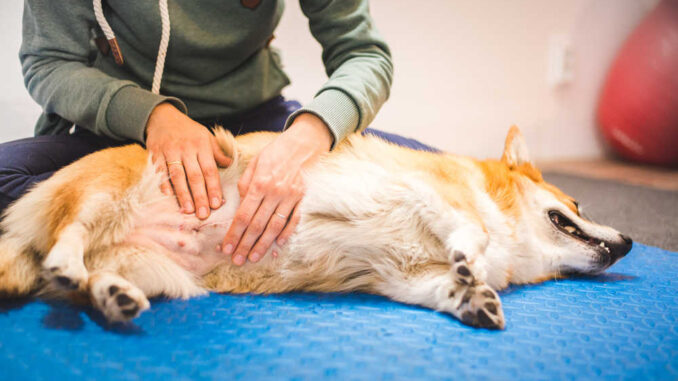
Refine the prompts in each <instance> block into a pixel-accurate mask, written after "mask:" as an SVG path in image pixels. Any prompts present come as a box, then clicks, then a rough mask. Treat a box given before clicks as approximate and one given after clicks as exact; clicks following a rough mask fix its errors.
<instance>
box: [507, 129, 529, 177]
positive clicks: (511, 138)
mask: <svg viewBox="0 0 678 381" xmlns="http://www.w3.org/2000/svg"><path fill="white" fill-rule="evenodd" d="M501 161H502V162H504V163H505V164H506V165H508V166H509V167H517V166H520V165H521V164H524V163H529V162H530V155H529V153H528V152H527V145H526V144H525V139H524V138H523V134H521V133H520V129H519V128H518V127H516V126H511V128H510V129H509V132H508V135H506V143H505V145H504V154H503V155H502V156H501Z"/></svg>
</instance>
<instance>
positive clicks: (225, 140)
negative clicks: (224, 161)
mask: <svg viewBox="0 0 678 381" xmlns="http://www.w3.org/2000/svg"><path fill="white" fill-rule="evenodd" d="M214 136H215V137H216V138H217V143H218V144H219V148H221V150H222V151H224V154H226V156H228V157H230V158H231V160H232V162H231V165H229V166H228V168H227V169H226V170H225V171H223V172H222V173H221V176H222V177H224V178H231V177H233V178H237V177H238V176H239V175H240V171H241V168H240V152H239V150H238V145H237V143H236V142H235V137H233V134H231V132H230V131H228V130H225V129H223V128H222V127H220V126H217V127H216V128H215V129H214Z"/></svg>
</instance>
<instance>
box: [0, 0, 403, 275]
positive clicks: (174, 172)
mask: <svg viewBox="0 0 678 381" xmlns="http://www.w3.org/2000/svg"><path fill="white" fill-rule="evenodd" d="M300 5H301V9H302V11H303V13H304V14H305V16H306V17H307V18H308V20H309V25H310V30H311V33H312V35H313V36H314V37H315V39H316V40H317V41H318V42H319V43H320V44H321V45H322V48H323V53H322V61H323V63H324V66H325V69H326V72H327V74H328V76H329V79H328V80H327V82H326V83H325V84H324V85H323V86H322V87H321V88H320V89H319V91H318V92H317V94H315V97H314V98H313V100H312V101H311V102H310V103H308V104H306V105H305V106H304V107H301V105H300V104H299V103H298V102H295V101H288V100H285V99H284V98H283V97H282V96H281V95H280V94H281V90H282V89H283V88H284V87H285V86H287V85H288V84H289V79H288V77H287V76H286V74H285V73H284V72H283V70H282V69H281V63H280V58H279V55H278V53H277V51H276V50H275V49H274V48H273V47H272V46H271V45H270V41H271V39H272V36H273V32H274V30H275V28H276V26H277V24H278V22H279V20H280V17H281V14H282V12H283V8H284V1H275V0H266V1H260V0H229V1H223V0H218V1H217V0H204V1H200V2H196V1H193V0H170V1H167V0H160V1H159V2H152V1H143V2H141V1H139V2H129V1H123V0H108V1H106V2H104V3H103V4H102V3H101V0H94V1H93V2H88V1H73V2H68V3H67V4H66V3H64V2H58V1H52V0H26V1H25V3H24V15H23V41H22V45H21V49H20V53H19V56H20V60H21V64H22V71H23V75H24V78H25V84H26V87H27V89H28V91H29V93H30V95H31V96H32V97H33V98H34V99H35V101H36V102H37V103H38V104H40V105H41V106H42V108H43V113H42V115H41V116H40V118H39V119H38V121H37V124H36V127H35V134H36V135H37V136H36V137H34V138H28V139H23V140H19V141H14V142H8V143H4V144H2V145H0V209H4V208H6V207H7V205H8V204H9V203H11V202H12V201H13V200H15V199H17V198H18V197H20V196H21V194H23V193H24V192H26V190H27V189H29V188H30V186H31V185H32V184H34V183H36V182H38V181H41V180H44V179H46V178H48V177H49V176H50V175H51V174H52V173H53V172H54V171H56V170H57V169H59V168H60V167H63V166H65V165H67V164H68V163H70V162H72V161H74V160H76V159H78V158H80V157H82V156H84V155H86V154H89V153H91V152H94V151H96V150H100V149H103V148H107V147H113V146H119V145H122V144H129V143H130V142H136V143H139V144H143V145H145V146H146V147H147V149H148V150H149V151H150V152H151V154H152V159H153V162H154V163H155V164H156V165H157V166H158V167H159V168H160V169H161V170H162V171H164V172H166V173H167V175H168V176H167V178H168V180H167V181H166V182H165V183H163V185H162V190H163V191H164V192H165V193H167V194H171V193H172V192H173V193H174V194H175V195H176V198H177V200H178V203H179V205H180V207H181V208H182V210H183V212H185V213H195V214H196V215H197V217H198V218H200V219H205V218H207V217H209V215H210V210H211V209H216V208H219V207H220V206H221V205H222V203H223V202H224V201H223V199H222V193H221V187H220V184H219V177H218V174H217V167H218V166H227V165H228V164H229V159H228V158H227V157H225V156H224V154H223V153H222V152H221V151H220V150H219V148H218V146H217V144H216V142H215V138H214V136H213V135H212V134H211V132H210V129H209V128H210V127H212V126H214V125H215V124H222V125H224V126H225V127H226V128H228V129H230V130H231V131H232V132H233V133H235V134H238V133H245V132H250V131H255V130H269V131H281V130H282V133H281V134H280V135H279V136H278V137H277V138H276V139H275V140H274V141H273V142H272V143H271V144H270V145H269V146H267V147H265V148H264V149H263V150H262V151H261V153H259V154H258V155H257V156H256V157H255V158H254V159H253V160H252V161H251V163H250V164H249V166H248V167H247V169H246V171H245V172H244V174H243V176H242V179H241V180H240V182H239V184H238V188H239V191H240V193H241V196H242V202H241V204H240V206H239V208H238V210H237V212H236V215H235V219H234V222H233V224H232V225H231V227H230V229H229V231H228V232H227V234H226V236H225V238H224V241H223V245H222V250H223V251H224V253H225V254H227V255H231V258H232V260H233V262H234V263H235V264H238V265H241V264H243V263H245V262H246V260H248V259H249V260H250V261H253V262H256V261H258V260H260V259H261V257H262V256H263V255H264V254H265V253H266V252H267V251H268V250H269V248H270V247H271V246H272V245H273V243H274V242H276V241H277V243H278V244H280V245H282V244H284V242H285V240H286V239H287V237H289V235H290V234H291V233H292V232H293V230H294V228H295V226H296V224H297V222H298V218H299V215H298V212H297V208H296V207H297V205H298V203H299V201H300V200H301V198H302V196H303V190H304V185H303V179H302V175H301V173H302V171H303V168H305V167H307V166H309V165H311V164H312V163H313V162H314V161H316V160H317V159H318V158H319V156H320V155H321V154H322V153H324V152H327V151H329V150H331V149H332V148H333V147H335V146H336V145H337V144H338V143H339V142H341V141H342V140H343V139H344V138H346V136H347V135H348V134H350V133H353V132H354V131H362V130H364V129H365V128H366V126H367V125H368V124H369V123H370V122H371V121H372V120H373V119H374V117H375V114H376V113H377V111H378V110H379V108H380V107H381V106H382V104H383V103H384V102H385V101H386V99H387V98H388V96H389V91H390V87H391V83H392V73H393V65H392V60H391V55H390V51H389V48H388V46H387V44H386V43H385V41H384V40H383V38H382V37H380V35H379V33H378V32H377V30H376V29H375V26H374V22H373V20H372V18H371V16H370V14H369V10H368V1H367V0H342V1H331V0H300ZM111 165H114V163H111Z"/></svg>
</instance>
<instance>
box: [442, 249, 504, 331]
mask: <svg viewBox="0 0 678 381" xmlns="http://www.w3.org/2000/svg"><path fill="white" fill-rule="evenodd" d="M454 260H455V263H454V265H453V266H452V273H453V276H454V278H455V285H456V287H455V288H454V289H452V290H450V293H449V297H450V299H451V301H452V308H451V309H452V311H450V312H452V314H453V315H454V316H456V317H458V318H459V319H460V320H461V322H462V323H464V324H467V325H470V326H473V327H479V328H489V329H504V312H503V310H502V308H501V301H500V300H499V295H497V293H496V292H495V291H494V290H493V289H492V288H491V287H490V286H488V285H487V284H485V283H484V282H480V281H478V280H477V279H476V278H475V277H474V276H473V273H472V272H471V268H470V267H469V265H468V263H467V262H466V257H465V256H464V254H462V253H461V252H458V253H455V258H454Z"/></svg>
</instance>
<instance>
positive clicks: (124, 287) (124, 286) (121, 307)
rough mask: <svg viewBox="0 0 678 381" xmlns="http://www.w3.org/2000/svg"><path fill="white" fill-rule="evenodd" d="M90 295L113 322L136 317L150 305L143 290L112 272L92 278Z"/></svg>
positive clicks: (99, 308)
mask: <svg viewBox="0 0 678 381" xmlns="http://www.w3.org/2000/svg"><path fill="white" fill-rule="evenodd" d="M90 296H91V298H92V303H93V304H94V306H95V307H96V308H97V309H98V310H99V311H101V313H103V314H104V316H105V317H106V320H108V321H109V322H112V323H114V322H126V321H129V320H131V319H134V318H135V317H137V316H139V314H140V313H141V312H143V311H145V310H147V309H148V308H149V307H150V303H149V302H148V299H146V295H144V293H143V291H141V290H140V289H139V288H138V287H136V286H134V285H133V284H131V283H130V282H128V281H126V280H125V279H123V278H121V277H119V276H118V275H115V274H112V273H99V274H96V275H93V276H92V277H91V278H90Z"/></svg>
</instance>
